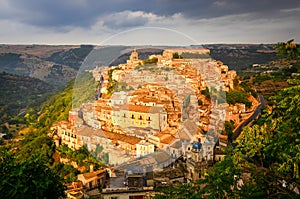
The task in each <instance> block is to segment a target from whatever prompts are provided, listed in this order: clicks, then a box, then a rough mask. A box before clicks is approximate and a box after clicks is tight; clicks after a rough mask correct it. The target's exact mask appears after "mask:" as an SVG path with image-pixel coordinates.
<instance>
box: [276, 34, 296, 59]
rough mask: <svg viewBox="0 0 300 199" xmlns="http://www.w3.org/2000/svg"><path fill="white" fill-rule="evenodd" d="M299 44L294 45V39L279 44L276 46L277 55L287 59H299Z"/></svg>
mask: <svg viewBox="0 0 300 199" xmlns="http://www.w3.org/2000/svg"><path fill="white" fill-rule="evenodd" d="M299 47H300V45H299V44H296V43H294V39H291V40H289V41H287V42H286V43H285V42H279V43H277V45H276V46H275V49H276V50H278V53H277V55H278V56H282V57H286V58H287V59H289V60H291V59H299V58H300V51H299Z"/></svg>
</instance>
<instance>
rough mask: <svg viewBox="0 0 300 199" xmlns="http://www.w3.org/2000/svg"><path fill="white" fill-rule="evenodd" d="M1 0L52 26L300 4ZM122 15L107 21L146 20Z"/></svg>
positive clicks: (27, 18) (261, 12)
mask: <svg viewBox="0 0 300 199" xmlns="http://www.w3.org/2000/svg"><path fill="white" fill-rule="evenodd" d="M1 4H5V5H6V6H5V7H4V6H1V7H2V9H6V10H2V9H1V7H0V11H1V12H2V14H0V16H2V18H14V19H15V20H17V21H20V22H23V23H27V24H31V25H35V26H49V27H60V26H83V27H88V26H90V25H92V24H93V23H95V21H96V20H97V19H99V18H102V17H105V16H108V15H111V14H112V13H118V12H124V11H127V10H128V11H144V12H146V13H147V12H148V13H149V12H151V13H154V14H156V15H159V16H170V15H173V14H175V13H182V14H183V15H184V16H185V17H187V18H189V17H190V18H194V19H199V18H212V17H220V16H225V15H232V14H242V13H253V12H254V13H257V16H258V17H263V16H269V17H272V16H273V15H274V17H275V16H276V13H277V12H278V11H279V10H280V9H288V8H295V7H300V1H299V0H288V1H282V0H253V1H239V0H214V1H210V0H208V1H206V0H186V1H182V0H152V1H151V0H150V1H141V0H110V1H99V0H63V1H62V0H49V1H48V0H27V1H24V0H0V5H1ZM9 9H11V12H10V10H9ZM123 14H124V13H123ZM119 16H120V17H124V18H120V19H119V20H120V22H118V19H113V20H110V21H108V22H107V23H112V24H111V25H112V26H117V25H120V26H126V25H128V26H135V25H141V24H143V23H144V22H145V20H146V19H145V18H140V19H138V18H135V19H134V18H130V16H124V15H122V16H121V15H120V14H119ZM126 19H127V22H126ZM134 20H136V23H134Z"/></svg>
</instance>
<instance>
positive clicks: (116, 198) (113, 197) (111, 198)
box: [109, 196, 119, 199]
mask: <svg viewBox="0 0 300 199" xmlns="http://www.w3.org/2000/svg"><path fill="white" fill-rule="evenodd" d="M109 199H119V197H118V196H112V197H110V198H109Z"/></svg>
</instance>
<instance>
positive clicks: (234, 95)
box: [226, 90, 252, 108]
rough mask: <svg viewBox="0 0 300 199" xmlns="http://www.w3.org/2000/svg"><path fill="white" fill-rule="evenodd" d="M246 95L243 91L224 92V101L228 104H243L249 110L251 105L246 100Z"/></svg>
mask: <svg viewBox="0 0 300 199" xmlns="http://www.w3.org/2000/svg"><path fill="white" fill-rule="evenodd" d="M247 95H248V94H247V93H246V92H245V91H243V90H232V91H229V92H226V100H227V103H228V104H235V103H243V104H245V105H246V107H248V108H249V107H251V106H252V103H251V102H250V101H249V100H248V98H247Z"/></svg>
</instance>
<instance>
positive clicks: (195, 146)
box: [192, 142, 202, 150]
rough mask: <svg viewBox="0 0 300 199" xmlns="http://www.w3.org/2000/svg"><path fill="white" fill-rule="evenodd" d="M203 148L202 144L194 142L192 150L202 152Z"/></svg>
mask: <svg viewBox="0 0 300 199" xmlns="http://www.w3.org/2000/svg"><path fill="white" fill-rule="evenodd" d="M201 148H202V144H201V143H200V142H194V143H193V146H192V149H195V150H200V149H201Z"/></svg>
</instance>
